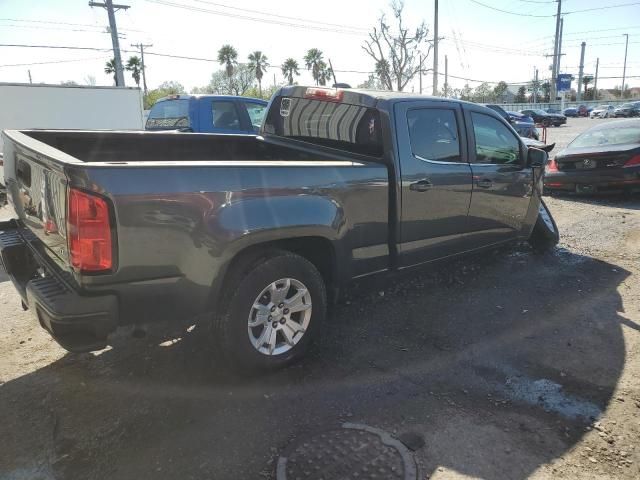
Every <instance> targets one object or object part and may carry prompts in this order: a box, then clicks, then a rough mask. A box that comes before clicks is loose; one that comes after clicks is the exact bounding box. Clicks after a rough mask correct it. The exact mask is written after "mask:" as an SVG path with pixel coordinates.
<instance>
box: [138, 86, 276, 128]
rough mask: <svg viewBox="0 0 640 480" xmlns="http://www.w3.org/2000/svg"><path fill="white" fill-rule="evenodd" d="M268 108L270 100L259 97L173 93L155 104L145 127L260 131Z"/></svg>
mask: <svg viewBox="0 0 640 480" xmlns="http://www.w3.org/2000/svg"><path fill="white" fill-rule="evenodd" d="M266 110H267V102H266V101H264V100H260V99H258V98H250V97H235V96H230V95H170V96H168V97H164V98H161V99H160V100H158V101H157V102H156V103H155V104H154V105H153V106H152V107H151V111H150V112H149V117H148V118H147V123H146V125H145V130H156V131H158V130H180V131H183V132H194V133H245V134H246V133H257V131H258V130H259V129H260V124H261V123H262V118H263V117H264V114H265V112H266Z"/></svg>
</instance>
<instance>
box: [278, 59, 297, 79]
mask: <svg viewBox="0 0 640 480" xmlns="http://www.w3.org/2000/svg"><path fill="white" fill-rule="evenodd" d="M280 68H281V69H282V75H284V76H285V77H287V81H288V82H289V85H293V76H294V75H300V71H299V70H298V62H296V61H295V60H294V59H293V58H287V59H286V60H285V61H284V63H283V64H282V66H281V67H280Z"/></svg>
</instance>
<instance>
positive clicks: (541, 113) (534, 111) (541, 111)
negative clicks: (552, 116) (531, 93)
mask: <svg viewBox="0 0 640 480" xmlns="http://www.w3.org/2000/svg"><path fill="white" fill-rule="evenodd" d="M531 111H532V112H533V113H535V114H536V115H547V112H545V111H544V110H531Z"/></svg>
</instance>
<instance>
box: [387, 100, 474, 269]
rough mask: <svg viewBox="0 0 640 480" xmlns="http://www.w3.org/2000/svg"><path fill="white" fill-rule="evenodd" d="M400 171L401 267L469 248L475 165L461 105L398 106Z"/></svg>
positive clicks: (406, 104) (443, 102)
mask: <svg viewBox="0 0 640 480" xmlns="http://www.w3.org/2000/svg"><path fill="white" fill-rule="evenodd" d="M394 112H395V116H396V135H397V141H398V152H399V161H400V173H401V202H402V205H401V222H400V242H399V247H398V249H399V253H400V258H399V260H400V266H401V267H403V266H409V265H415V264H418V263H422V262H427V261H430V260H434V259H437V258H441V257H445V256H447V255H451V254H454V253H457V252H459V251H461V250H464V249H465V240H466V234H467V232H468V225H467V213H468V211H469V203H470V201H471V189H472V186H471V167H470V166H469V163H468V152H467V144H466V142H465V141H464V140H463V139H465V137H466V133H465V127H464V121H463V116H462V109H461V106H460V104H458V103H454V102H446V101H441V102H440V101H438V102H434V101H418V102H401V103H398V104H396V105H395V109H394Z"/></svg>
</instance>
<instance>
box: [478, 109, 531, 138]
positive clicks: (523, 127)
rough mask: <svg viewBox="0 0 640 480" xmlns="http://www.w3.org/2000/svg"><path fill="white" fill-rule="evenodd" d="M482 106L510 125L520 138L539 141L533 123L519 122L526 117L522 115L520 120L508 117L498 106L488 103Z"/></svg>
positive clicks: (507, 113)
mask: <svg viewBox="0 0 640 480" xmlns="http://www.w3.org/2000/svg"><path fill="white" fill-rule="evenodd" d="M484 106H485V107H487V108H490V109H491V110H493V111H494V112H496V113H497V114H498V115H500V116H501V117H502V118H504V120H505V121H506V122H508V123H510V124H511V126H512V127H513V129H514V130H515V131H516V132H518V135H520V136H521V137H523V138H533V139H535V140H539V139H540V137H539V134H538V130H536V126H535V125H534V124H533V121H531V122H528V121H521V119H526V118H527V117H526V116H524V115H522V116H521V119H518V118H516V117H514V116H512V115H510V114H509V112H507V111H506V110H505V109H504V108H502V107H501V106H500V105H496V104H492V103H488V104H485V105H484Z"/></svg>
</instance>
